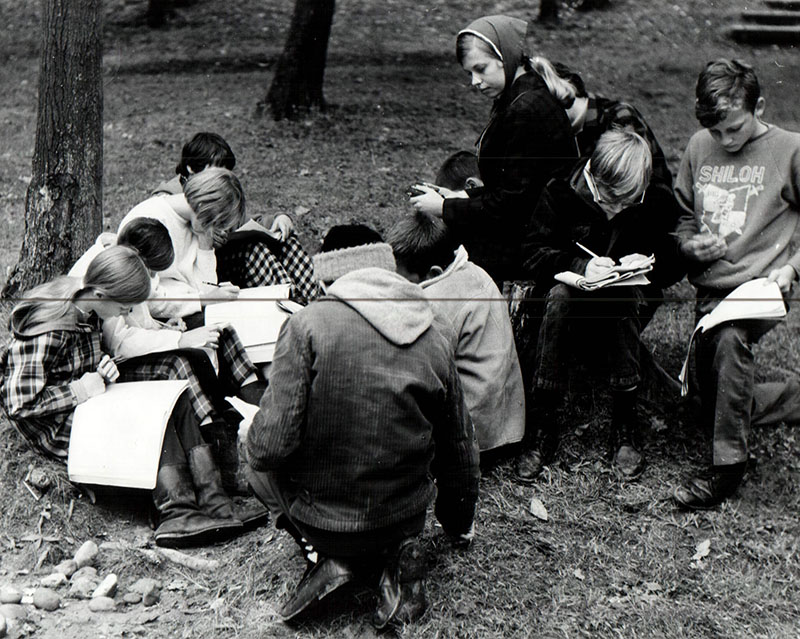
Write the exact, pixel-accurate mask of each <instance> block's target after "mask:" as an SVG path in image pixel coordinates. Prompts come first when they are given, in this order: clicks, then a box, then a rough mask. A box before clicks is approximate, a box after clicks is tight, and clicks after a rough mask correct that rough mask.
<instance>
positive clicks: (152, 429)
mask: <svg viewBox="0 0 800 639" xmlns="http://www.w3.org/2000/svg"><path fill="white" fill-rule="evenodd" d="M188 386H189V383H188V382H187V381H186V380H168V381H151V382H123V383H118V384H109V385H108V387H107V388H106V391H105V392H104V393H102V394H101V395H97V396H96V397H92V398H90V399H89V400H87V401H85V402H83V403H82V404H80V405H79V406H78V407H77V408H76V409H75V414H74V416H73V418H72V431H71V433H70V437H69V457H68V458H67V472H68V474H69V478H70V480H71V481H74V482H79V483H84V484H100V485H103V486H125V487H128V488H144V489H148V490H152V489H153V488H155V485H156V475H157V474H158V462H159V459H160V458H161V444H162V443H163V441H164V431H165V430H166V428H167V422H168V421H169V418H170V415H172V409H173V408H175V403H176V402H177V401H178V398H179V397H180V396H181V394H182V393H183V392H184V391H185V390H186V388H187V387H188Z"/></svg>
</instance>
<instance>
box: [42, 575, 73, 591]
mask: <svg viewBox="0 0 800 639" xmlns="http://www.w3.org/2000/svg"><path fill="white" fill-rule="evenodd" d="M39 583H40V584H42V586H44V587H45V588H58V587H59V586H63V585H64V584H65V583H67V578H66V577H65V576H64V574H63V573H60V572H54V573H53V574H51V575H47V577H42V580H41V581H40V582H39Z"/></svg>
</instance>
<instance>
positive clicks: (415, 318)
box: [328, 267, 433, 346]
mask: <svg viewBox="0 0 800 639" xmlns="http://www.w3.org/2000/svg"><path fill="white" fill-rule="evenodd" d="M328 295H329V296H330V297H335V298H336V299H338V300H340V301H342V302H344V303H345V304H347V305H348V306H350V307H351V308H353V309H354V310H355V311H356V312H357V313H358V314H359V315H361V317H363V318H364V319H365V320H366V321H367V322H369V323H370V325H372V326H373V327H374V328H375V330H376V331H378V332H379V333H380V334H381V335H383V336H384V337H385V338H386V339H388V340H389V341H390V342H392V343H393V344H397V345H398V346H408V345H409V344H413V343H414V342H415V341H417V339H418V338H419V337H420V336H421V335H422V334H423V333H424V332H425V331H427V330H428V328H430V326H431V324H432V323H433V311H432V310H431V305H430V302H428V300H427V299H425V294H424V293H423V292H422V289H421V288H420V287H419V286H418V285H417V284H413V283H412V282H409V281H408V280H407V279H405V278H404V277H403V276H402V275H398V274H397V273H393V272H391V271H387V270H386V269H382V268H376V267H372V268H362V269H358V270H355V271H350V272H349V273H347V274H345V275H342V276H341V277H340V278H338V279H337V280H336V281H335V282H333V284H331V285H330V286H329V287H328Z"/></svg>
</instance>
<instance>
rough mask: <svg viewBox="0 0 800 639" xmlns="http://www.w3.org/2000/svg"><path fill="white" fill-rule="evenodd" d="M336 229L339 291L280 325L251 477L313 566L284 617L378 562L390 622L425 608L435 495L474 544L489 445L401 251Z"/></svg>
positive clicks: (328, 276)
mask: <svg viewBox="0 0 800 639" xmlns="http://www.w3.org/2000/svg"><path fill="white" fill-rule="evenodd" d="M331 234H333V235H334V237H332V238H331V241H330V242H329V241H328V239H327V238H326V242H325V244H326V247H327V246H331V245H337V246H339V248H337V249H334V250H330V251H325V252H322V253H319V254H318V255H316V256H315V257H314V266H315V269H316V272H317V277H318V278H319V279H320V280H321V281H323V282H325V283H327V284H328V285H329V286H328V289H327V295H326V296H325V297H324V298H323V299H321V300H319V301H316V302H312V303H311V304H309V305H308V306H307V307H305V308H303V309H301V310H299V311H297V312H296V313H294V314H293V315H292V316H291V317H290V318H289V319H288V320H287V321H286V323H285V324H284V325H283V327H282V328H281V332H280V335H279V337H278V342H277V346H276V348H275V358H274V360H273V362H272V368H271V369H270V384H269V387H268V389H267V391H266V392H265V393H264V396H263V398H262V399H261V405H260V407H261V410H260V411H259V412H258V414H256V416H255V418H254V420H253V424H252V426H251V427H250V430H249V432H248V435H247V454H248V460H249V466H250V472H249V475H248V478H249V480H250V485H251V486H252V488H253V490H254V491H255V493H256V495H257V496H258V498H259V499H261V501H262V502H263V503H264V504H265V505H266V506H268V507H269V508H270V510H272V512H273V520H274V521H275V525H276V527H278V528H284V529H286V530H287V532H289V534H291V535H292V536H293V537H294V539H295V540H296V541H297V543H298V544H299V545H300V548H301V549H302V551H303V553H304V555H305V557H306V560H307V562H308V566H307V570H306V573H305V575H304V576H303V578H302V579H301V580H300V582H299V583H298V585H297V587H296V588H295V591H294V593H293V594H292V595H291V596H290V597H289V599H288V600H287V601H286V602H285V603H284V605H283V606H282V607H281V609H280V610H279V615H280V616H281V618H282V619H284V620H289V619H293V618H295V617H296V616H297V615H299V614H300V613H302V612H303V611H304V610H305V609H306V608H307V607H308V606H310V605H311V604H313V603H314V602H315V601H318V600H319V599H322V598H323V597H325V596H327V595H328V594H329V593H331V592H333V591H334V590H336V589H337V588H339V587H340V586H342V585H344V584H346V583H348V582H350V581H352V580H353V579H354V578H355V577H356V575H357V574H359V573H360V572H362V571H363V573H364V574H365V575H366V574H368V573H369V572H372V571H374V569H375V568H377V569H378V570H382V574H381V577H380V581H379V584H378V606H377V608H376V610H375V613H374V615H373V618H372V623H373V625H374V626H375V627H377V628H378V629H382V628H385V627H387V626H388V625H390V624H404V623H408V622H412V621H415V620H417V619H418V618H419V617H420V616H421V615H422V614H423V613H424V612H425V608H426V605H427V604H426V600H425V590H424V577H425V572H426V562H425V554H424V551H423V549H422V546H421V544H420V542H419V541H418V539H417V538H418V535H419V534H420V533H421V532H422V530H423V527H424V524H425V513H426V509H427V507H428V504H429V503H430V502H431V500H432V499H433V497H434V494H436V504H435V509H434V512H435V514H436V517H437V519H438V520H439V521H440V522H441V524H442V526H443V528H444V530H445V532H446V533H447V534H448V535H450V536H451V537H453V538H454V539H456V540H458V541H459V542H461V543H464V544H466V543H468V542H469V539H471V536H472V522H473V517H474V512H475V503H476V499H477V494H478V479H479V475H480V473H479V469H478V450H477V446H476V442H475V435H474V432H473V429H472V422H471V421H470V418H469V414H468V412H467V408H466V406H465V405H464V398H463V393H462V390H461V384H460V383H459V379H458V372H457V371H456V368H455V364H454V363H453V359H452V347H451V345H450V343H449V341H448V339H447V338H446V337H445V336H443V335H442V333H441V332H440V331H439V330H438V328H437V327H436V325H435V323H434V316H433V312H432V310H431V308H430V303H429V302H428V301H427V300H426V299H425V296H424V294H423V292H422V290H421V289H420V288H419V287H418V286H417V285H416V284H412V283H411V282H409V281H407V280H406V279H404V278H403V277H401V276H400V275H398V274H397V273H395V272H394V258H393V257H392V249H391V247H390V246H389V245H387V244H384V243H382V242H378V243H376V242H373V241H372V239H373V238H368V239H367V242H368V243H367V244H362V243H360V242H361V241H362V240H363V238H364V234H363V233H362V232H360V231H358V229H356V230H355V234H356V235H357V236H358V239H357V240H355V241H356V242H357V245H355V246H353V245H348V244H349V243H348V242H347V241H346V239H347V238H346V237H344V236H346V235H347V234H348V233H347V229H344V231H340V230H337V231H334V230H331V232H330V233H329V235H331ZM335 236H338V237H335ZM334 240H335V241H334ZM434 478H435V480H436V484H435V487H434V481H433V480H434Z"/></svg>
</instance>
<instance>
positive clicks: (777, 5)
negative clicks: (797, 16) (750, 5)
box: [764, 0, 800, 11]
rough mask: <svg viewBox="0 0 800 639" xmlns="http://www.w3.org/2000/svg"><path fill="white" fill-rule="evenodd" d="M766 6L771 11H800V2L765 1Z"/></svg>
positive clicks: (788, 0)
mask: <svg viewBox="0 0 800 639" xmlns="http://www.w3.org/2000/svg"><path fill="white" fill-rule="evenodd" d="M764 4H765V5H767V6H768V7H769V8H770V9H785V10H787V11H800V0H764Z"/></svg>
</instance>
